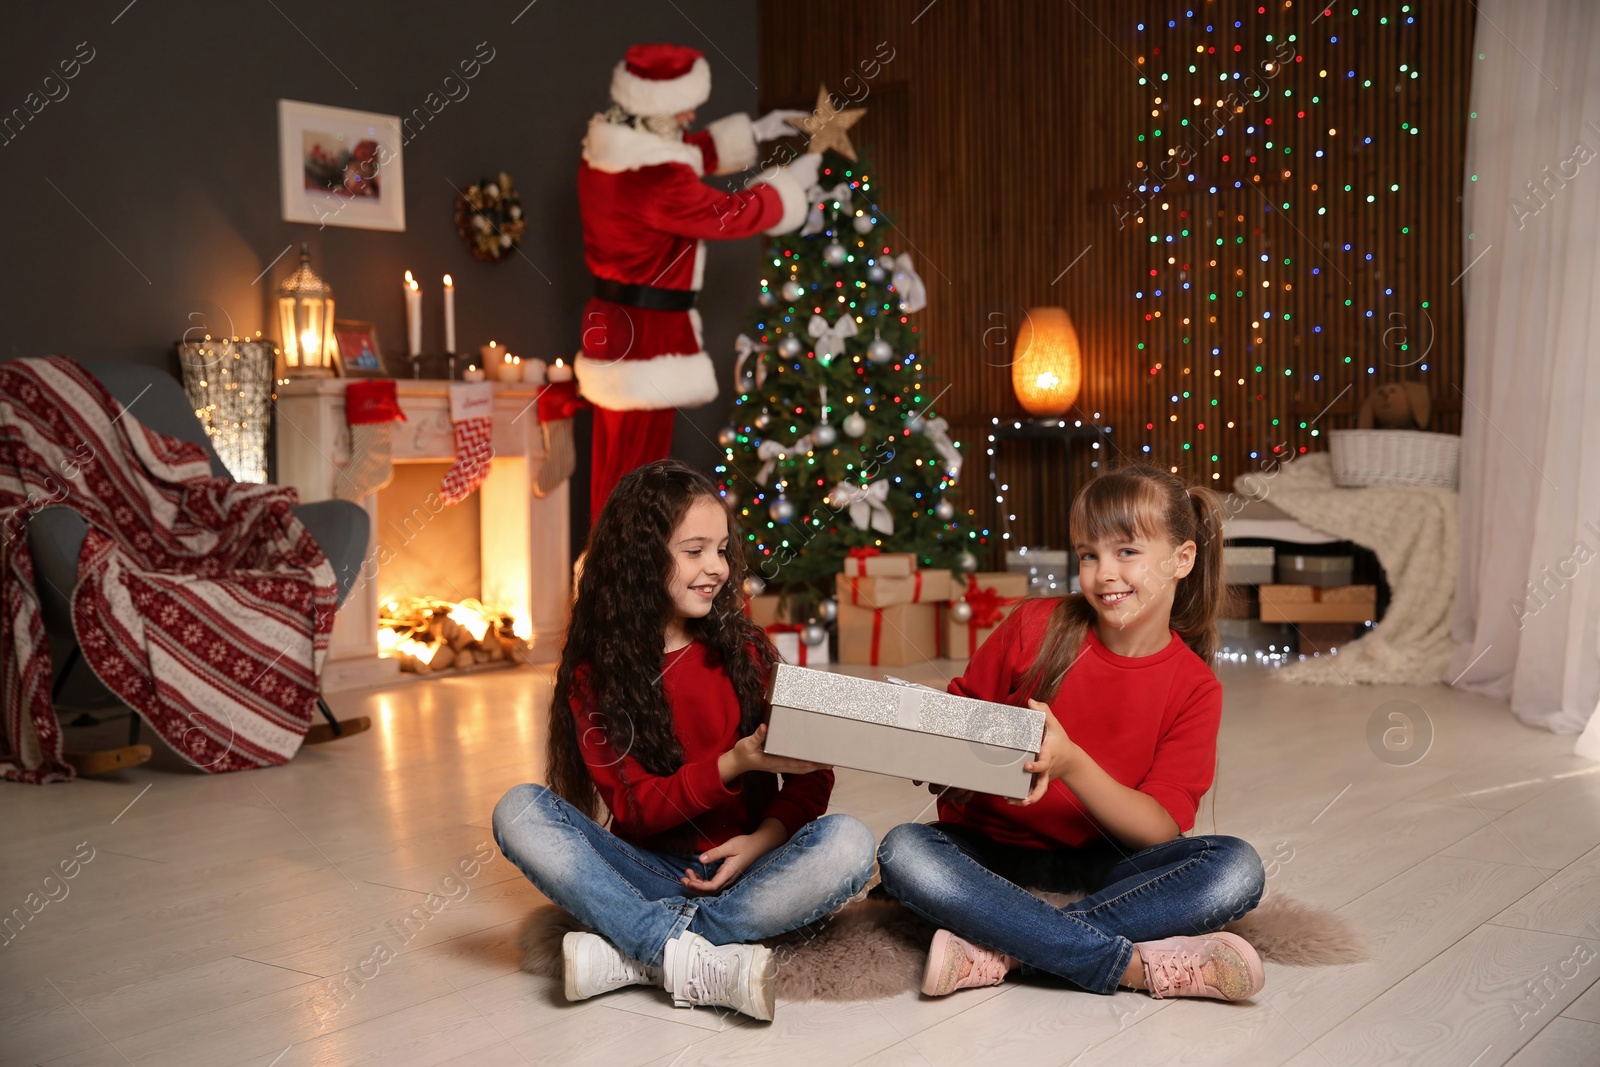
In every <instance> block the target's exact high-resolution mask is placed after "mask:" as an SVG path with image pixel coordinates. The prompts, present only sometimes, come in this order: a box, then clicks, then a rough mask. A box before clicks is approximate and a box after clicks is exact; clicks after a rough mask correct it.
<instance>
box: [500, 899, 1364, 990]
mask: <svg viewBox="0 0 1600 1067" xmlns="http://www.w3.org/2000/svg"><path fill="white" fill-rule="evenodd" d="M1039 895H1040V896H1041V897H1043V898H1044V899H1046V900H1049V901H1050V902H1051V903H1053V904H1057V905H1060V904H1066V903H1070V902H1071V901H1073V900H1077V899H1078V897H1077V896H1075V895H1070V894H1061V893H1040V894H1039ZM582 929H585V927H584V926H583V925H582V924H581V923H579V922H578V921H577V920H576V919H574V918H573V917H572V916H570V915H568V914H567V913H566V912H564V911H562V910H561V909H560V908H557V907H556V906H555V905H553V904H546V905H543V906H542V907H538V908H535V909H534V911H533V914H531V915H529V916H528V920H527V922H525V923H524V924H523V926H522V932H521V933H520V934H519V935H518V937H517V945H518V947H520V948H521V949H522V952H523V957H522V969H523V970H525V971H528V972H529V973H531V974H537V975H543V976H544V977H547V978H555V977H559V976H560V974H561V939H562V937H563V936H565V935H566V934H567V932H568V931H571V930H582ZM1227 929H1228V930H1230V931H1231V932H1233V933H1236V934H1238V935H1239V936H1240V937H1243V938H1244V939H1245V940H1246V941H1248V942H1250V944H1252V945H1254V946H1255V948H1256V951H1257V952H1259V953H1261V956H1262V958H1263V959H1268V960H1272V961H1273V962H1275V963H1285V964H1293V965H1297V966H1314V965H1322V964H1330V963H1356V962H1359V961H1360V960H1364V959H1367V958H1368V957H1369V955H1370V951H1369V950H1368V948H1367V944H1366V941H1365V939H1364V938H1362V936H1361V935H1360V934H1359V933H1357V932H1356V930H1355V929H1354V928H1353V927H1352V926H1351V925H1350V924H1349V923H1348V922H1346V921H1345V920H1344V919H1341V918H1340V917H1339V916H1337V915H1335V914H1334V913H1333V912H1331V911H1328V910H1327V909H1325V908H1318V907H1313V906H1312V905H1309V904H1302V903H1301V902H1299V901H1297V900H1293V899H1291V898H1289V897H1285V896H1279V895H1277V894H1273V893H1269V894H1268V895H1266V896H1264V897H1262V898H1261V903H1260V904H1259V905H1258V906H1257V907H1256V909H1255V910H1254V911H1252V912H1251V913H1250V914H1249V915H1246V916H1245V917H1244V918H1243V919H1240V920H1239V921H1238V922H1235V923H1230V924H1229V925H1228V926H1227ZM932 937H933V927H932V926H930V925H929V924H927V923H925V922H923V921H922V920H921V919H919V918H917V917H916V916H915V915H913V914H911V913H910V912H909V911H907V910H906V909H904V908H902V907H901V906H900V905H899V904H897V903H895V902H894V901H892V900H882V899H877V898H868V899H866V900H859V901H856V902H855V903H852V904H846V905H845V906H844V907H842V908H840V909H839V910H838V911H836V912H834V913H833V914H832V915H830V916H828V917H827V918H826V919H824V920H823V921H822V922H820V923H816V924H814V925H813V926H810V927H807V928H805V929H803V930H795V931H793V932H791V933H787V934H784V935H783V936H781V937H775V938H772V939H771V940H769V941H768V942H767V944H769V945H771V946H772V948H773V950H774V951H775V952H776V953H777V956H778V996H779V997H781V998H783V999H784V1000H788V1001H801V1000H882V999H884V998H886V997H892V996H895V995H897V994H899V993H903V992H905V991H906V990H908V989H916V988H918V987H919V986H920V985H921V984H922V969H923V966H924V965H925V964H926V962H927V958H928V942H929V940H931V939H932Z"/></svg>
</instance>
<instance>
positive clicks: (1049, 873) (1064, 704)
mask: <svg viewBox="0 0 1600 1067" xmlns="http://www.w3.org/2000/svg"><path fill="white" fill-rule="evenodd" d="M1221 524H1222V513H1221V510H1220V508H1219V505H1218V501H1217V498H1216V495H1215V494H1213V493H1212V492H1211V491H1210V490H1208V489H1204V488H1200V487H1191V486H1187V485H1185V484H1184V483H1183V482H1182V481H1181V480H1179V479H1178V478H1176V477H1174V476H1172V475H1170V474H1167V473H1166V472H1165V471H1161V470H1156V469H1154V468H1150V467H1140V466H1133V467H1124V468H1122V469H1120V470H1116V471H1112V472H1110V473H1107V474H1105V475H1103V476H1102V477H1100V478H1097V479H1095V480H1094V481H1092V482H1090V483H1089V484H1088V485H1087V486H1085V487H1084V489H1083V491H1082V492H1081V493H1080V494H1079V495H1078V498H1077V500H1075V501H1074V502H1073V505H1072V512H1071V517H1070V527H1071V534H1072V541H1073V544H1074V547H1075V550H1076V551H1077V553H1078V561H1079V578H1080V581H1081V584H1082V588H1083V592H1082V593H1079V594H1074V595H1072V596H1069V597H1065V598H1062V599H1036V600H1028V601H1024V602H1023V603H1022V604H1021V605H1019V606H1018V608H1017V610H1016V611H1015V612H1013V613H1012V614H1011V616H1010V617H1009V618H1008V619H1007V620H1006V621H1005V622H1004V623H1002V624H1001V626H1000V627H999V628H998V629H996V630H995V632H994V633H993V634H992V635H990V637H989V639H988V640H987V641H985V642H984V644H983V645H982V647H980V648H979V649H978V651H977V654H976V655H974V656H973V657H972V660H971V662H970V663H969V664H968V666H967V670H966V672H965V673H964V674H963V675H962V676H961V677H960V678H957V679H956V680H955V681H953V682H951V683H950V691H951V692H952V693H957V694H959V695H962V696H969V697H975V698H978V699H982V700H991V701H997V702H1000V703H1011V704H1021V703H1023V702H1024V701H1026V702H1027V704H1028V705H1029V706H1030V707H1033V708H1036V709H1038V710H1040V711H1043V712H1045V713H1046V714H1045V731H1044V740H1043V742H1042V744H1041V747H1040V751H1039V755H1038V757H1037V758H1036V759H1034V760H1033V761H1032V762H1030V763H1027V764H1025V765H1024V769H1025V770H1027V771H1029V772H1030V773H1032V775H1033V788H1032V791H1031V792H1030V793H1029V794H1028V796H1027V798H1026V799H1024V800H1021V801H1007V800H1003V799H1001V798H999V797H993V796H987V795H982V794H970V793H964V792H958V791H954V790H946V789H943V788H942V787H938V786H930V787H929V788H930V789H932V790H934V791H935V792H936V793H938V794H939V820H938V821H937V822H934V823H906V824H904V825H902V826H897V827H895V828H894V829H893V830H891V831H889V834H888V836H886V837H885V838H884V840H883V844H882V845H881V847H880V848H879V850H878V862H879V866H880V869H881V871H882V875H883V885H884V888H885V889H886V890H888V892H889V893H890V894H892V895H893V896H895V897H896V898H897V899H899V900H900V902H901V903H902V904H904V905H905V906H906V907H908V908H910V909H911V910H912V911H913V912H915V913H916V914H918V915H920V916H922V917H923V918H924V919H927V920H928V921H930V922H932V923H934V924H935V925H936V926H938V927H939V928H940V929H939V931H938V932H937V933H936V934H935V935H934V938H933V944H932V947H931V948H930V950H929V954H928V968H927V972H926V974H925V975H924V979H923V986H922V990H923V992H924V993H926V994H928V995H930V996H942V995H944V994H946V993H950V992H953V991H954V990H956V989H962V988H967V987H972V986H986V985H997V984H999V983H1000V982H1002V981H1004V980H1005V977H1006V975H1007V974H1008V973H1010V972H1011V971H1013V970H1016V969H1018V968H1023V969H1025V970H1030V971H1034V972H1041V971H1042V972H1048V973H1050V974H1054V975H1058V976H1060V977H1063V978H1066V979H1068V980H1069V981H1071V982H1073V983H1074V984H1075V985H1077V986H1078V987H1079V988H1082V989H1085V990H1088V991H1090V992H1094V993H1106V994H1109V993H1114V992H1116V991H1117V988H1118V987H1119V986H1127V987H1131V988H1134V989H1142V990H1147V991H1148V992H1149V993H1150V995H1152V996H1154V997H1157V998H1160V997H1169V996H1197V997H1211V998H1214V999H1218V1000H1243V999H1246V998H1248V997H1251V996H1254V995H1255V994H1256V993H1257V992H1259V991H1260V989H1261V987H1262V985H1263V984H1264V975H1263V971H1262V967H1261V959H1260V957H1259V956H1258V955H1257V953H1256V951H1255V950H1254V949H1253V948H1252V947H1251V946H1250V945H1249V944H1248V943H1247V942H1245V941H1244V939H1243V938H1240V937H1238V936H1237V935H1235V934H1230V933H1220V932H1213V931H1219V930H1220V929H1221V928H1222V927H1223V926H1225V925H1226V924H1228V923H1230V922H1233V921H1234V920H1236V919H1239V918H1240V917H1242V916H1243V915H1244V914H1245V913H1246V912H1248V911H1250V909H1252V908H1254V907H1255V906H1256V904H1257V903H1259V902H1260V899H1261V892H1262V888H1263V887H1264V885H1265V884H1266V874H1265V871H1264V870H1263V868H1262V865H1261V857H1260V856H1259V855H1257V854H1256V851H1255V849H1253V848H1252V847H1251V846H1250V845H1249V844H1247V843H1246V842H1244V841H1241V840H1239V839H1237V838H1232V837H1220V836H1214V835H1213V836H1193V837H1184V836H1182V835H1183V834H1184V833H1186V832H1187V831H1189V830H1190V829H1192V828H1193V826H1194V817H1195V811H1196V808H1197V807H1198V805H1199V802H1200V798H1201V797H1202V796H1203V795H1204V794H1205V792H1206V790H1207V789H1209V788H1210V787H1211V781H1212V777H1213V774H1214V771H1215V768H1216V751H1217V730H1218V727H1219V725H1220V723H1221V718H1222V685H1221V683H1220V682H1218V681H1217V679H1216V677H1215V675H1214V674H1213V673H1212V670H1211V659H1212V656H1213V655H1214V654H1215V652H1216V650H1217V645H1218V637H1217V618H1218V616H1219V615H1220V614H1221V611H1222V607H1223V599H1224V597H1225V595H1226V587H1225V586H1224V584H1223V581H1222V528H1221ZM1029 889H1043V890H1051V891H1058V892H1070V891H1078V892H1085V893H1087V894H1088V895H1087V896H1085V897H1084V898H1083V899H1082V900H1079V901H1076V902H1074V903H1071V904H1067V905H1064V906H1062V907H1059V908H1058V907H1055V906H1054V905H1051V904H1049V903H1047V902H1046V901H1044V900H1041V899H1039V898H1038V897H1036V896H1034V895H1033V894H1032V893H1030V892H1029V891H1028V890H1029Z"/></svg>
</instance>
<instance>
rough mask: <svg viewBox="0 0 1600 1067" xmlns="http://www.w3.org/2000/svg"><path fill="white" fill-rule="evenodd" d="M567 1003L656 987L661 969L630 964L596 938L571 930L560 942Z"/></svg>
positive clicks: (597, 936) (603, 940)
mask: <svg viewBox="0 0 1600 1067" xmlns="http://www.w3.org/2000/svg"><path fill="white" fill-rule="evenodd" d="M561 962H562V978H563V982H562V984H563V985H564V986H565V989H566V994H567V999H568V1000H588V999H589V998H590V997H593V996H598V995H600V994H601V993H609V992H611V991H612V990H613V989H621V988H622V987H623V986H628V985H660V984H661V969H660V968H659V967H646V966H645V965H644V964H642V963H640V962H638V961H637V960H630V959H629V958H628V957H626V956H624V955H623V954H622V953H621V952H618V951H617V946H615V945H613V944H612V943H611V942H609V941H607V940H606V939H605V938H603V937H601V936H600V935H599V934H588V933H584V932H582V931H580V930H573V931H572V932H571V933H569V934H567V935H566V936H565V937H563V938H562V939H561Z"/></svg>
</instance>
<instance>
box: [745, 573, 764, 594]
mask: <svg viewBox="0 0 1600 1067" xmlns="http://www.w3.org/2000/svg"><path fill="white" fill-rule="evenodd" d="M766 591H767V583H766V582H763V581H762V580H761V579H760V578H758V577H756V576H755V575H753V574H747V575H745V578H744V595H745V596H760V595H761V594H762V593H765V592H766Z"/></svg>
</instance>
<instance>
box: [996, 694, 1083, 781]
mask: <svg viewBox="0 0 1600 1067" xmlns="http://www.w3.org/2000/svg"><path fill="white" fill-rule="evenodd" d="M1028 707H1030V708H1032V709H1033V710H1034V711H1042V712H1044V738H1043V740H1041V741H1040V742H1039V757H1038V758H1037V759H1035V760H1034V761H1033V762H1032V763H1024V764H1023V765H1022V769H1023V770H1025V771H1027V772H1028V773H1030V774H1032V775H1033V788H1032V789H1030V790H1028V795H1027V796H1026V797H1024V798H1023V799H1022V800H1012V801H1008V802H1007V803H1010V804H1015V805H1016V806H1018V807H1022V808H1025V807H1027V806H1028V805H1029V804H1035V803H1037V802H1038V801H1040V800H1042V799H1044V794H1045V790H1047V789H1049V788H1050V783H1051V782H1052V781H1054V780H1056V779H1057V778H1065V777H1066V776H1067V775H1069V774H1071V773H1072V772H1073V771H1074V770H1075V769H1076V768H1077V767H1078V766H1079V764H1080V763H1081V762H1082V761H1083V759H1084V752H1083V749H1081V748H1079V747H1078V746H1077V745H1075V744H1073V743H1072V739H1071V738H1070V737H1068V736H1067V731H1066V730H1064V729H1062V726H1061V724H1060V723H1059V722H1057V721H1056V717H1055V716H1054V715H1053V714H1051V712H1050V705H1048V704H1045V703H1042V702H1040V701H1037V700H1030V701H1028Z"/></svg>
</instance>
